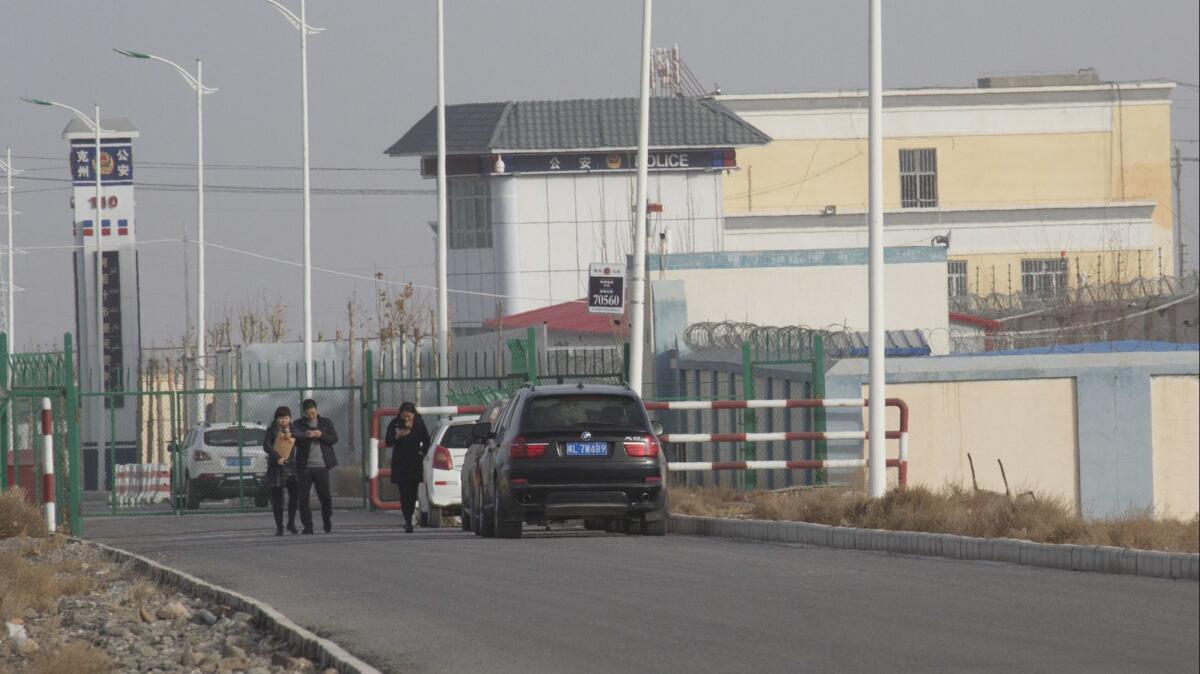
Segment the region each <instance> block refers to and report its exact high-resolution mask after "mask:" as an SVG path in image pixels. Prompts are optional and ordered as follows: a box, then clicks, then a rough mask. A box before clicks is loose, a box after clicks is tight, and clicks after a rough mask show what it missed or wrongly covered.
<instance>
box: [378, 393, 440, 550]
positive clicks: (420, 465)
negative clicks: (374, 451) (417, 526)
mask: <svg viewBox="0 0 1200 674" xmlns="http://www.w3.org/2000/svg"><path fill="white" fill-rule="evenodd" d="M383 446H384V447H391V448H392V482H393V483H394V484H395V485H396V486H397V487H399V488H400V510H401V511H402V512H403V513H404V531H405V532H406V533H410V534H411V533H412V530H413V527H412V516H413V510H414V508H415V505H416V502H417V489H418V488H419V487H420V484H421V480H422V479H424V473H425V468H424V459H425V452H427V451H429V430H428V429H427V428H425V421H424V420H423V419H421V415H419V414H417V407H416V405H413V404H412V403H409V402H406V403H404V404H403V405H401V406H400V413H399V414H397V415H396V418H395V419H392V423H390V424H388V427H387V431H386V432H385V433H384V435H383Z"/></svg>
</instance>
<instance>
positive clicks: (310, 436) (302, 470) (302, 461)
mask: <svg viewBox="0 0 1200 674" xmlns="http://www.w3.org/2000/svg"><path fill="white" fill-rule="evenodd" d="M301 407H302V408H303V410H304V416H303V417H301V418H300V420H299V421H296V422H294V423H293V424H292V435H295V436H296V476H297V482H298V483H299V491H300V494H299V495H300V523H301V524H303V525H304V531H303V532H302V533H306V534H311V533H312V532H313V520H312V509H311V508H310V507H309V505H308V494H309V492H310V491H312V488H313V486H316V488H317V499H319V500H320V501H321V520H322V523H323V524H324V525H325V533H329V532H330V531H332V530H333V499H332V497H331V495H330V493H329V471H331V470H333V469H334V467H335V466H337V453H336V452H334V451H333V445H334V443H336V442H337V439H338V438H337V431H336V430H334V428H333V422H332V421H330V420H329V419H326V418H325V417H323V416H321V415H320V413H319V412H318V411H317V401H315V400H313V399H312V398H309V399H308V400H305V401H304V403H303V404H302V405H301Z"/></svg>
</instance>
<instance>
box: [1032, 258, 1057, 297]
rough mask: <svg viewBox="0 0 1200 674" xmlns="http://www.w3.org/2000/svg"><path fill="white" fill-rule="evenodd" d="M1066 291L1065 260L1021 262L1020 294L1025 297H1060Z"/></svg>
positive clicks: (1051, 259)
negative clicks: (1023, 294)
mask: <svg viewBox="0 0 1200 674" xmlns="http://www.w3.org/2000/svg"><path fill="white" fill-rule="evenodd" d="M1066 289H1067V259H1066V258H1059V257H1052V258H1048V259H1041V260H1021V292H1023V293H1025V294H1026V295H1042V296H1054V295H1061V294H1062V293H1063V292H1065V291H1066Z"/></svg>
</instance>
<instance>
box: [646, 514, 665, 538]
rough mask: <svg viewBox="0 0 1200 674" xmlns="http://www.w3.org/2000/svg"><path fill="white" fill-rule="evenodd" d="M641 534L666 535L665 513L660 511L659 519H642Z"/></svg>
mask: <svg viewBox="0 0 1200 674" xmlns="http://www.w3.org/2000/svg"><path fill="white" fill-rule="evenodd" d="M642 535H643V536H666V535H667V514H666V513H662V517H661V518H660V519H657V520H654V521H652V522H651V521H649V520H645V519H643V520H642Z"/></svg>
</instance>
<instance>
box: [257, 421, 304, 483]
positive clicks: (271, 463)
mask: <svg viewBox="0 0 1200 674" xmlns="http://www.w3.org/2000/svg"><path fill="white" fill-rule="evenodd" d="M277 435H279V427H278V426H276V425H275V424H271V427H270V428H268V429H267V432H266V433H265V434H264V437H263V451H264V452H266V453H267V475H271V474H272V473H274V472H275V471H277V470H279V455H278V454H276V453H275V436H277ZM293 437H294V436H293ZM285 464H286V465H288V466H292V467H294V466H295V465H296V450H295V448H293V449H292V455H291V456H289V457H288V460H287V461H286V462H285Z"/></svg>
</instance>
